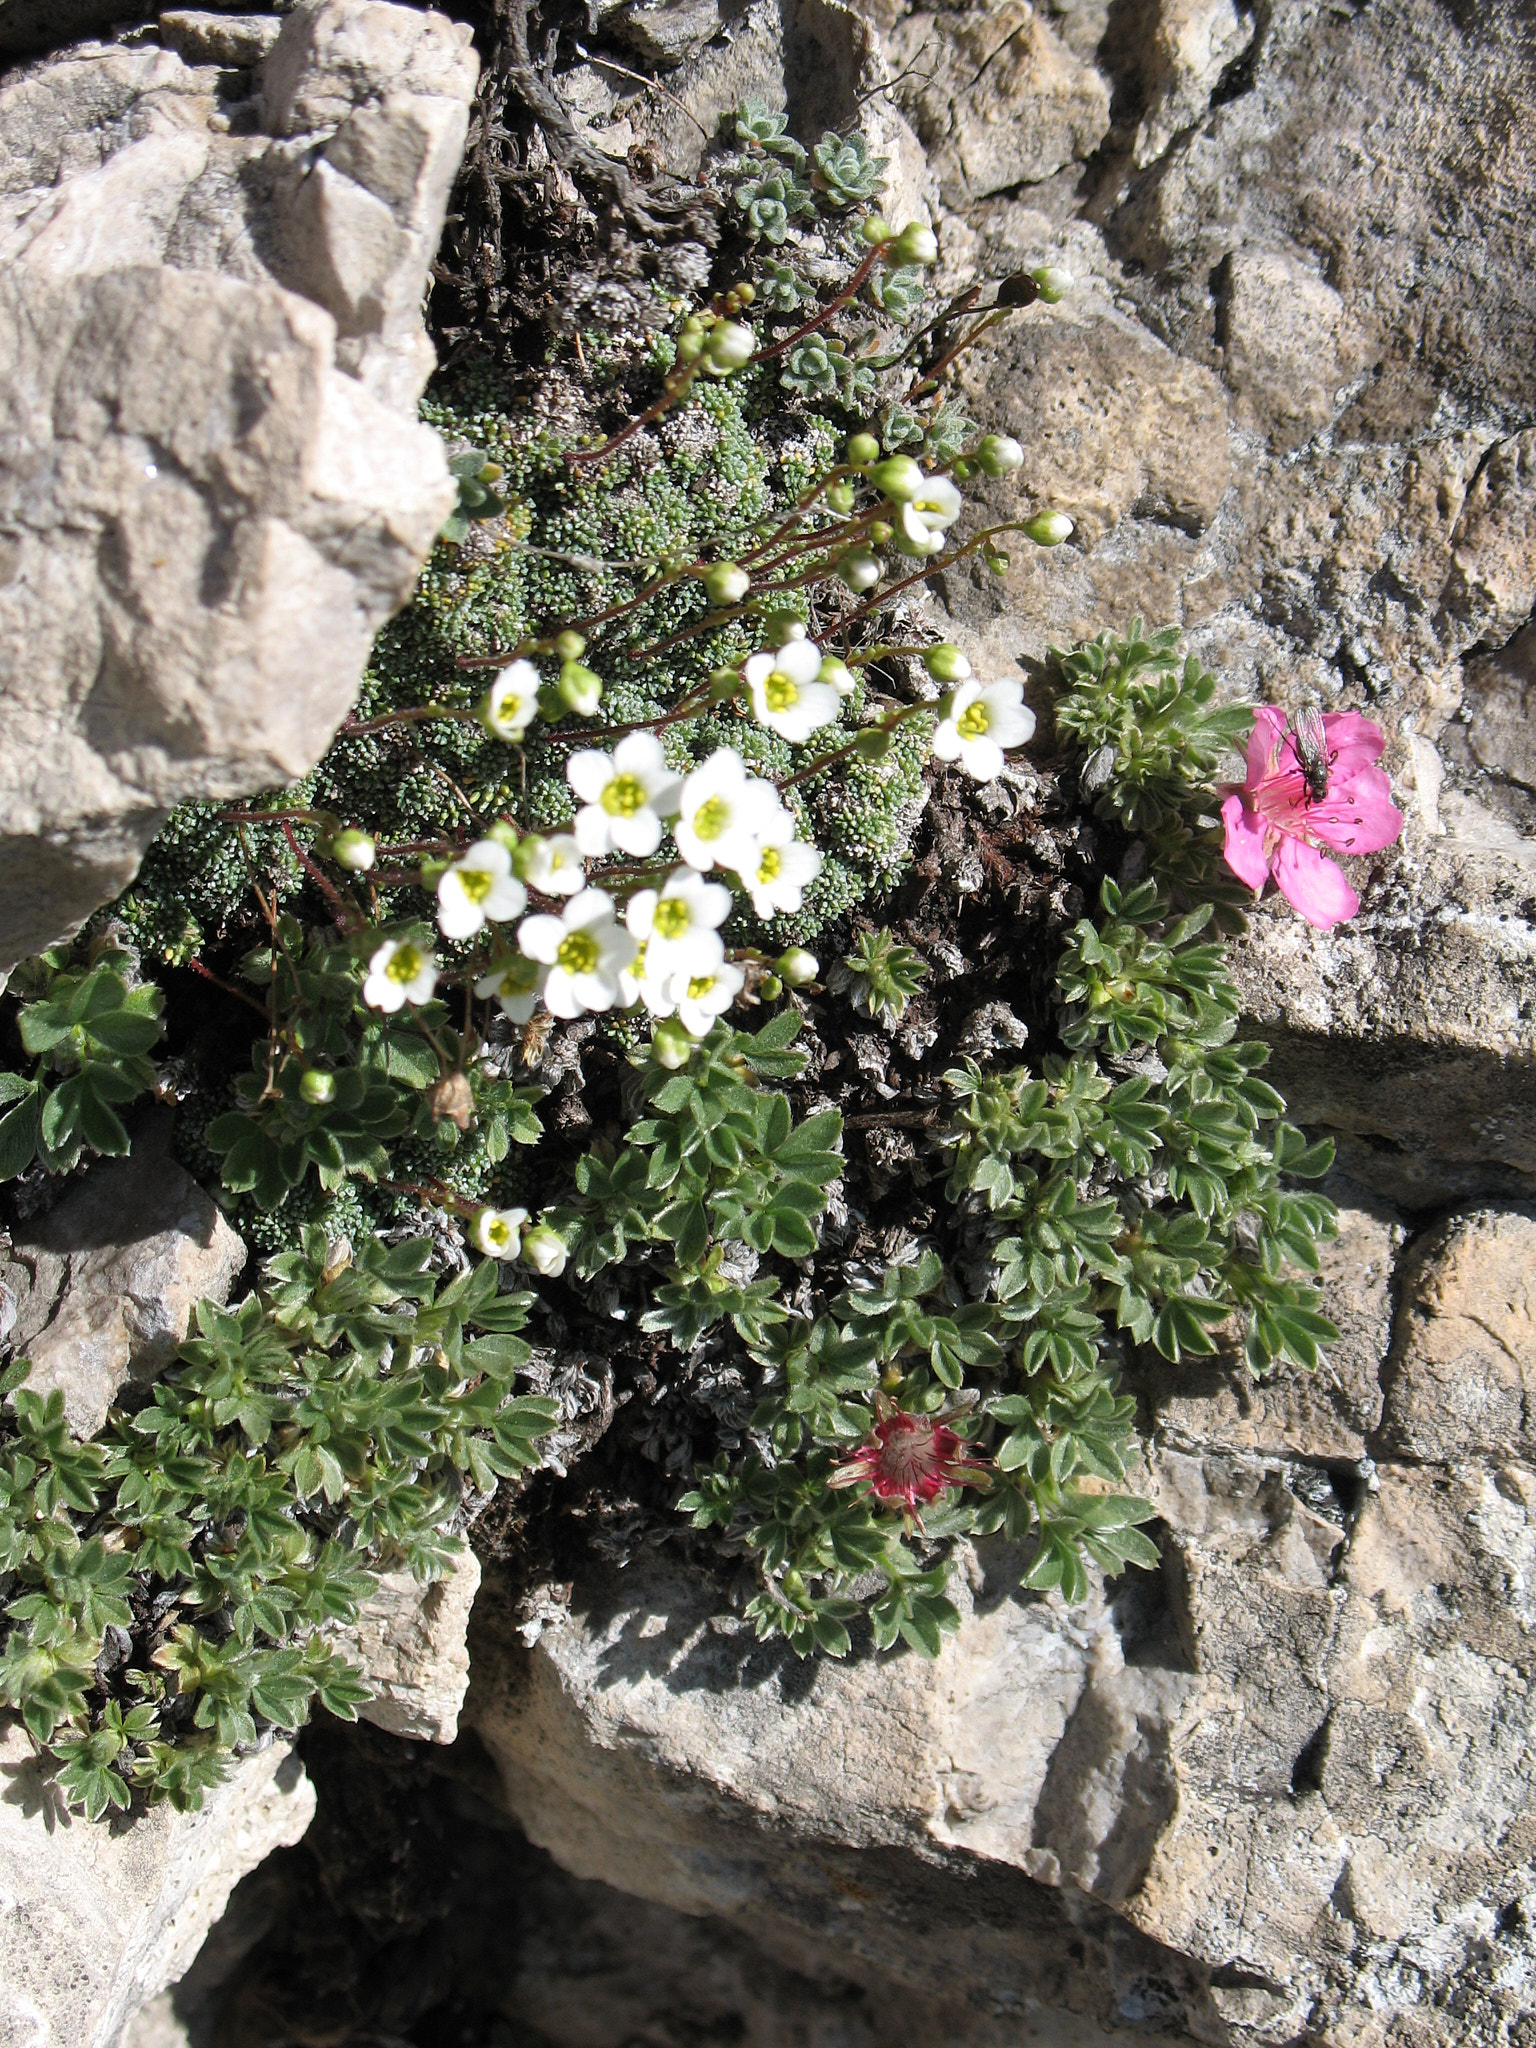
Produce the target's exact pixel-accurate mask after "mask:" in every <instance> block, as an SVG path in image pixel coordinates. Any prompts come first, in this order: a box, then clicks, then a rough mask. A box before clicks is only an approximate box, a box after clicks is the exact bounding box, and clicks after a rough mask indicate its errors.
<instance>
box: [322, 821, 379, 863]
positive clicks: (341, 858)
mask: <svg viewBox="0 0 1536 2048" xmlns="http://www.w3.org/2000/svg"><path fill="white" fill-rule="evenodd" d="M327 851H328V852H329V853H330V856H331V859H332V860H333V861H335V863H336V865H337V867H339V868H347V869H349V870H350V872H351V873H353V874H354V875H366V874H367V872H368V870H369V869H370V868H371V867H372V866H373V863H374V861H375V860H376V859H377V857H378V851H379V849H378V847H377V846H376V845H375V843H374V839H373V835H372V834H371V833H369V832H359V831H358V829H357V827H356V826H352V827H350V828H349V829H348V830H347V831H345V832H338V833H337V834H336V837H335V838H334V839H333V840H332V841H331V843H330V846H329V848H328V849H327Z"/></svg>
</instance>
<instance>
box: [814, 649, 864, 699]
mask: <svg viewBox="0 0 1536 2048" xmlns="http://www.w3.org/2000/svg"><path fill="white" fill-rule="evenodd" d="M816 680H817V682H818V683H830V684H831V685H832V687H833V689H834V690H836V692H837V694H838V695H839V697H851V696H852V695H853V693H854V691H855V690H856V689H857V688H858V687H859V686H858V683H857V681H856V680H855V678H854V673H853V670H852V669H851V668H849V666H848V664H847V663H846V662H843V661H839V660H838V658H837V656H836V655H835V654H828V655H826V656H824V657H823V660H822V664H821V667H820V668H819V669H817V671H816Z"/></svg>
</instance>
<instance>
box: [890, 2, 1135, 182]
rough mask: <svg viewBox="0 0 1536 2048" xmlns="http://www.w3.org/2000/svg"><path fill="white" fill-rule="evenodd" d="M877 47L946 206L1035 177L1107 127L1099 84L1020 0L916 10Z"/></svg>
mask: <svg viewBox="0 0 1536 2048" xmlns="http://www.w3.org/2000/svg"><path fill="white" fill-rule="evenodd" d="M886 47H887V50H888V52H889V60H890V65H891V69H892V71H893V72H895V73H896V74H898V76H899V77H901V78H902V79H903V80H904V81H905V82H904V83H902V84H901V85H899V86H898V91H899V92H900V93H901V96H902V104H903V106H904V107H905V108H906V110H907V112H908V114H909V117H910V119H911V120H912V123H913V125H914V127H915V128H916V129H917V132H918V135H919V136H920V137H921V139H922V142H923V145H924V147H925V148H926V149H927V150H928V152H929V157H930V160H931V161H932V163H933V165H934V167H935V169H936V170H937V171H938V174H939V177H940V180H941V189H942V190H943V194H944V198H945V202H946V204H948V205H950V206H953V207H956V208H958V207H961V206H963V205H964V204H966V202H967V201H970V200H976V199H981V198H985V197H986V195H987V194H988V193H992V192H1002V191H1006V190H1007V189H1008V188H1009V187H1011V186H1014V185H1023V184H1030V185H1033V184H1038V183H1040V182H1041V180H1043V179H1045V178H1049V177H1051V176H1053V175H1054V173H1055V172H1057V171H1059V170H1062V169H1063V168H1064V167H1065V166H1066V165H1068V164H1071V163H1081V162H1083V161H1085V160H1086V159H1087V158H1088V157H1090V156H1092V154H1093V152H1094V151H1095V150H1096V149H1097V148H1098V146H1099V144H1100V143H1101V142H1102V141H1103V139H1104V137H1105V135H1106V134H1107V133H1108V132H1109V90H1108V87H1107V86H1106V85H1105V83H1104V81H1103V79H1102V78H1100V76H1099V75H1098V73H1097V72H1096V71H1095V70H1094V69H1093V68H1092V66H1091V65H1088V64H1085V63H1084V62H1083V61H1082V60H1081V59H1080V58H1079V57H1077V56H1075V55H1074V53H1073V52H1072V50H1071V49H1070V48H1069V47H1068V45H1067V44H1066V43H1064V42H1063V41H1062V40H1061V39H1060V37H1058V36H1057V34H1056V33H1055V31H1054V30H1053V29H1052V28H1051V27H1050V26H1049V25H1048V24H1047V23H1046V22H1045V21H1044V20H1043V19H1042V18H1041V17H1040V15H1039V14H1037V13H1036V11H1035V9H1034V8H1033V7H1032V6H1031V5H1030V4H1029V0H1004V4H1003V5H1000V6H986V7H969V8H959V9H948V8H946V9H945V10H943V11H942V12H937V13H935V12H933V11H930V10H926V9H920V10H918V11H917V12H914V13H912V14H909V15H908V16H907V17H906V19H905V20H903V21H901V22H899V23H898V24H897V25H896V27H895V28H894V29H893V30H892V31H891V33H890V35H889V37H888V38H887V42H886Z"/></svg>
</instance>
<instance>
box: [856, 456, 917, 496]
mask: <svg viewBox="0 0 1536 2048" xmlns="http://www.w3.org/2000/svg"><path fill="white" fill-rule="evenodd" d="M869 480H870V482H871V483H872V484H873V485H874V487H875V489H876V490H877V491H878V492H879V493H880V495H881V497H882V498H889V499H890V500H891V503H892V504H893V505H906V504H910V503H911V501H912V499H914V498H915V497H916V496H917V494H918V492H919V491H920V490H921V489H922V488H923V485H924V484H925V483H926V482H927V478H926V477H925V476H924V475H923V472H922V471H921V470H920V469H919V468H918V466H917V464H916V463H915V462H914V461H913V460H912V458H911V456H910V455H888V456H887V457H886V458H885V460H884V462H876V463H873V464H872V465H871V467H870V470H869Z"/></svg>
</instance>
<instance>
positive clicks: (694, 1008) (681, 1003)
mask: <svg viewBox="0 0 1536 2048" xmlns="http://www.w3.org/2000/svg"><path fill="white" fill-rule="evenodd" d="M746 978H747V977H746V975H745V974H743V972H742V971H741V969H740V968H739V967H735V966H733V965H732V964H731V962H730V961H729V960H724V961H722V962H721V963H720V965H719V966H718V967H711V968H708V969H707V970H705V971H704V972H703V973H700V974H686V973H684V974H672V975H669V976H668V977H667V985H666V991H667V996H668V998H669V1000H670V1001H671V1002H673V1003H674V1004H675V1005H676V1006H677V1021H678V1022H679V1023H680V1024H681V1025H682V1027H683V1029H684V1030H685V1031H686V1032H687V1033H688V1035H689V1037H690V1038H702V1037H703V1036H704V1034H705V1032H706V1031H708V1029H709V1027H710V1025H711V1024H713V1023H714V1021H715V1019H716V1018H717V1017H721V1016H723V1015H724V1014H725V1012H726V1011H727V1010H728V1009H729V1008H730V1007H731V1005H732V1003H734V1002H735V1000H736V998H737V997H738V996H739V995H740V994H741V989H742V984H743V982H745V980H746Z"/></svg>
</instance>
